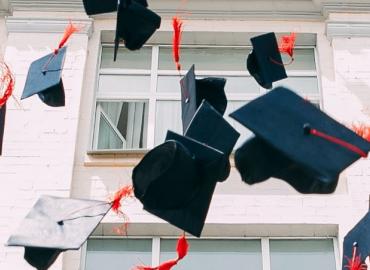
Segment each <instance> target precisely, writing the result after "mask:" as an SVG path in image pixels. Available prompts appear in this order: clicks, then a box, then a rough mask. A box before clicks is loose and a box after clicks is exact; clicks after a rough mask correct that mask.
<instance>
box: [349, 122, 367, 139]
mask: <svg viewBox="0 0 370 270" xmlns="http://www.w3.org/2000/svg"><path fill="white" fill-rule="evenodd" d="M352 130H353V131H354V132H355V133H356V134H357V135H359V136H361V137H362V138H364V139H365V140H367V141H370V126H367V125H365V124H359V125H355V124H353V125H352Z"/></svg>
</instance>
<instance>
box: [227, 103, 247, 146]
mask: <svg viewBox="0 0 370 270" xmlns="http://www.w3.org/2000/svg"><path fill="white" fill-rule="evenodd" d="M246 103H247V102H246V101H228V103H227V108H226V111H225V114H224V116H225V119H226V120H227V121H228V122H229V123H230V124H231V125H232V126H233V127H234V128H235V129H236V130H237V131H238V132H239V133H240V137H239V140H238V141H237V142H236V145H235V147H234V149H237V148H239V146H241V145H242V144H243V143H244V142H245V141H246V140H247V138H249V137H251V136H253V133H252V132H251V131H250V130H249V129H247V128H246V127H245V126H243V125H241V124H240V123H239V122H237V121H235V120H234V119H232V118H231V117H229V114H230V113H232V112H234V111H235V110H237V109H239V108H240V107H242V106H244V105H245V104H246Z"/></svg>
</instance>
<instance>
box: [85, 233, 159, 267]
mask: <svg viewBox="0 0 370 270" xmlns="http://www.w3.org/2000/svg"><path fill="white" fill-rule="evenodd" d="M151 242H152V241H151V240H144V239H135V240H134V239H125V240H120V239H117V240H101V239H99V240H98V239H96V240H95V239H92V240H88V241H87V254H86V268H85V270H102V269H104V270H117V269H132V268H133V267H134V266H136V265H141V264H142V263H143V264H145V265H151V260H152V254H151V248H152V243H151Z"/></svg>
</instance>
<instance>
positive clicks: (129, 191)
mask: <svg viewBox="0 0 370 270" xmlns="http://www.w3.org/2000/svg"><path fill="white" fill-rule="evenodd" d="M133 196H134V188H133V187H132V185H127V186H123V187H122V188H121V189H119V190H118V191H116V193H115V194H114V196H113V198H112V200H111V202H110V203H111V204H112V210H113V212H115V213H116V214H117V215H119V216H121V217H123V220H124V222H123V225H122V226H120V227H117V228H115V229H114V231H115V232H116V233H118V234H122V235H123V234H126V233H127V228H128V224H129V218H128V216H127V215H126V214H125V213H124V212H123V211H122V205H121V201H122V200H124V199H126V198H131V197H133Z"/></svg>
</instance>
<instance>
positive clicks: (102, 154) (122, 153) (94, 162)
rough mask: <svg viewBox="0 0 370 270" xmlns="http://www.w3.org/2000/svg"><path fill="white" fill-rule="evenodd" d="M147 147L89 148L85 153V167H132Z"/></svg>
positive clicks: (142, 155) (145, 151)
mask: <svg viewBox="0 0 370 270" xmlns="http://www.w3.org/2000/svg"><path fill="white" fill-rule="evenodd" d="M148 151H149V150H148V149H134V150H91V151H88V152H87V154H86V155H85V160H84V165H85V166H86V167H134V166H136V165H137V164H138V163H139V162H140V160H141V159H142V158H143V157H144V155H145V154H146V153H147V152H148Z"/></svg>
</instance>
